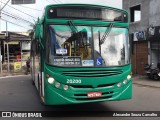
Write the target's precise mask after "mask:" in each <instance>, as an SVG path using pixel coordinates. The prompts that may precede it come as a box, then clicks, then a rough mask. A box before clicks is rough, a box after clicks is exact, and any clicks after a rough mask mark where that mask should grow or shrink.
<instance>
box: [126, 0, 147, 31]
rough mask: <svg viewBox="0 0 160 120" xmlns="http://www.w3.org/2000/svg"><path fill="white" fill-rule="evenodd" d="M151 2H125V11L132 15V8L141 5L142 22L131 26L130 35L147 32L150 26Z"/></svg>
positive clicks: (143, 0) (131, 0)
mask: <svg viewBox="0 0 160 120" xmlns="http://www.w3.org/2000/svg"><path fill="white" fill-rule="evenodd" d="M149 2H150V0H123V9H125V10H127V11H128V12H129V13H130V7H133V6H136V5H141V21H138V22H134V23H131V24H130V33H132V32H135V31H144V30H147V27H148V25H149V19H148V18H149V7H150V3H149Z"/></svg>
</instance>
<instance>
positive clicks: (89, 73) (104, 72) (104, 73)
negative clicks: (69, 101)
mask: <svg viewBox="0 0 160 120" xmlns="http://www.w3.org/2000/svg"><path fill="white" fill-rule="evenodd" d="M122 73H123V71H122V70H99V71H98V70H79V71H63V72H62V75H65V76H72V77H104V76H112V75H118V74H122Z"/></svg>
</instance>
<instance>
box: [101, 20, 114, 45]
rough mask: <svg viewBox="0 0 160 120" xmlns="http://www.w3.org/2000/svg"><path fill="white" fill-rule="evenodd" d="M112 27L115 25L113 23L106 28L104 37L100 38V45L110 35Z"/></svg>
mask: <svg viewBox="0 0 160 120" xmlns="http://www.w3.org/2000/svg"><path fill="white" fill-rule="evenodd" d="M112 27H113V23H111V24H110V26H109V27H108V28H107V29H106V31H105V33H104V34H103V36H102V38H101V39H100V38H99V46H101V45H102V44H103V43H104V42H105V40H106V38H107V37H108V35H109V33H110V32H111V29H112Z"/></svg>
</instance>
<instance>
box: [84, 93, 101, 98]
mask: <svg viewBox="0 0 160 120" xmlns="http://www.w3.org/2000/svg"><path fill="white" fill-rule="evenodd" d="M87 96H88V98H96V97H101V96H102V92H89V93H87Z"/></svg>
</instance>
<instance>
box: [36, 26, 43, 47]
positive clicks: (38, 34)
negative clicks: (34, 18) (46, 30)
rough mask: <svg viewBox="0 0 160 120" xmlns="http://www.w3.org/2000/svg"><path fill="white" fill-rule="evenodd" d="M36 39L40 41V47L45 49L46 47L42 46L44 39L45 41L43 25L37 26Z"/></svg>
mask: <svg viewBox="0 0 160 120" xmlns="http://www.w3.org/2000/svg"><path fill="white" fill-rule="evenodd" d="M35 31H36V32H35V39H36V40H38V41H39V43H40V46H41V48H42V49H44V46H43V44H42V39H43V28H42V25H41V24H37V25H36V30H35Z"/></svg>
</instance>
